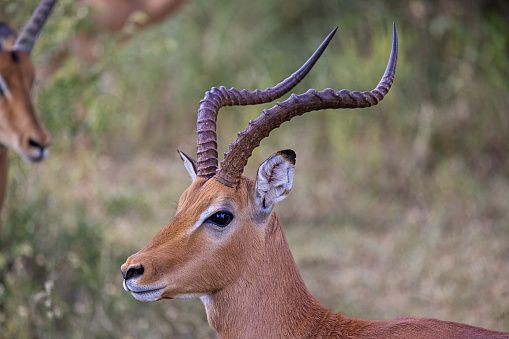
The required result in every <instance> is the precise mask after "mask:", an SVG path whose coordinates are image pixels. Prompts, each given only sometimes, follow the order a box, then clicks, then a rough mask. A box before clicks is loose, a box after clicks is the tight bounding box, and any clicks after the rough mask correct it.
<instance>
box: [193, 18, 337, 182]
mask: <svg viewBox="0 0 509 339" xmlns="http://www.w3.org/2000/svg"><path fill="white" fill-rule="evenodd" d="M337 29H338V28H337V27H336V28H335V29H333V30H332V31H331V32H330V33H329V34H328V35H327V37H326V38H325V39H324V40H323V42H322V43H321V44H320V46H319V47H318V49H317V50H316V51H315V52H314V53H313V55H311V57H310V58H309V59H308V60H307V61H306V63H305V64H304V65H302V66H301V67H300V68H299V69H298V70H297V71H295V73H293V74H292V75H290V76H289V77H288V78H286V79H285V80H283V81H281V82H280V83H279V84H277V85H276V86H274V87H269V88H267V89H264V90H259V89H257V90H254V91H248V90H246V89H243V90H240V91H239V90H238V89H236V88H234V87H232V88H230V89H226V88H225V87H223V86H221V87H219V88H217V87H213V88H211V89H210V90H209V91H207V92H206V93H205V97H204V98H203V100H202V101H200V107H199V108H198V121H197V128H196V130H197V147H196V153H197V161H198V175H199V176H202V177H207V178H211V177H213V176H214V175H215V174H216V172H217V163H218V161H217V134H216V121H217V114H218V112H219V109H220V108H221V107H224V106H238V105H256V104H263V103H267V102H271V101H274V100H276V99H277V98H279V97H281V96H282V95H284V94H285V93H287V92H288V91H290V90H291V89H292V88H294V87H295V86H296V85H297V84H298V83H299V82H300V81H301V80H302V79H303V78H304V77H305V76H306V74H307V73H308V72H309V71H310V70H311V68H312V67H313V66H314V64H315V63H316V61H317V60H318V59H319V58H320V56H321V55H322V53H323V51H324V50H325V48H326V47H327V45H328V44H329V42H330V40H331V39H332V37H333V36H334V34H335V33H336V31H337Z"/></svg>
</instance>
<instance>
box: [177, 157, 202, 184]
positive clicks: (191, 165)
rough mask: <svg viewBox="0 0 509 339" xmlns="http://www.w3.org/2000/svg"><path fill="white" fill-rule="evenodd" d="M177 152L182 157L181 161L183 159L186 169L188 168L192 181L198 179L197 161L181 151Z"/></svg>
mask: <svg viewBox="0 0 509 339" xmlns="http://www.w3.org/2000/svg"><path fill="white" fill-rule="evenodd" d="M177 152H178V154H179V155H180V159H182V161H183V162H184V167H185V168H186V170H187V173H189V176H190V177H191V180H194V179H196V173H197V171H196V161H195V160H194V159H192V158H191V157H190V156H188V155H187V154H185V153H184V152H182V151H180V150H177Z"/></svg>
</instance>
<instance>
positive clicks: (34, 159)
mask: <svg viewBox="0 0 509 339" xmlns="http://www.w3.org/2000/svg"><path fill="white" fill-rule="evenodd" d="M33 153H35V154H33ZM33 153H32V154H25V153H22V152H20V153H19V154H20V156H21V158H22V159H23V160H25V161H26V162H29V163H32V164H33V163H38V162H41V161H43V160H44V158H46V157H47V156H48V150H47V149H46V148H41V149H40V150H38V151H37V152H33Z"/></svg>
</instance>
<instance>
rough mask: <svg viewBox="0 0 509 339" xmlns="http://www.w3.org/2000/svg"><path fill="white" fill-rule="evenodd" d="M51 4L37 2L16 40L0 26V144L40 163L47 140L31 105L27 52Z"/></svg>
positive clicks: (31, 78) (52, 0)
mask: <svg viewBox="0 0 509 339" xmlns="http://www.w3.org/2000/svg"><path fill="white" fill-rule="evenodd" d="M55 2H56V0H43V1H41V2H40V3H39V5H38V6H37V8H36V9H35V11H34V13H33V14H32V17H31V18H30V20H29V21H28V22H27V23H26V24H25V27H24V28H23V30H22V31H21V33H20V34H19V36H18V37H16V34H15V32H14V31H13V30H11V29H10V28H9V26H7V25H6V24H4V23H0V40H1V43H0V144H2V145H4V146H6V147H8V148H10V149H12V150H14V151H15V152H16V153H18V154H19V155H20V156H21V157H22V158H24V159H26V160H28V161H32V162H37V161H40V160H42V159H44V157H45V156H46V154H47V147H48V146H49V143H50V137H49V135H48V132H47V131H46V129H45V128H44V126H43V125H42V123H41V121H40V120H39V117H38V114H37V111H36V110H35V107H34V104H33V101H32V87H33V84H34V80H35V70H34V66H33V64H32V62H31V60H30V52H31V51H32V48H33V46H34V44H35V42H36V40H37V37H38V35H39V33H40V31H41V29H42V27H43V26H44V23H45V22H46V19H47V17H48V15H49V14H50V12H51V10H52V8H53V5H54V4H55Z"/></svg>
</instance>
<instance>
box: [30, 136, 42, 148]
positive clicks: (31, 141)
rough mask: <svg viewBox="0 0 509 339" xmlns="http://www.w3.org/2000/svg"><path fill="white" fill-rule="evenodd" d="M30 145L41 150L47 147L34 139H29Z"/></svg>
mask: <svg viewBox="0 0 509 339" xmlns="http://www.w3.org/2000/svg"><path fill="white" fill-rule="evenodd" d="M28 145H30V147H34V148H39V149H44V148H45V147H46V146H44V145H43V144H41V143H40V142H39V141H37V140H34V139H32V138H29V139H28Z"/></svg>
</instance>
